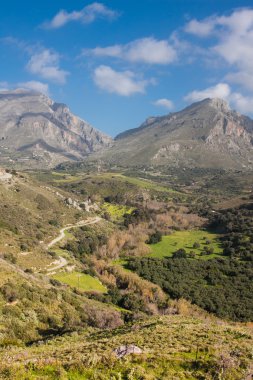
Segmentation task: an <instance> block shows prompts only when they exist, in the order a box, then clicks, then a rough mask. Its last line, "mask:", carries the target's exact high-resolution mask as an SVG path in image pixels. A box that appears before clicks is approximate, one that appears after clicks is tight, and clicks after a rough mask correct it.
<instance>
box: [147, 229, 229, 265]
mask: <svg viewBox="0 0 253 380" xmlns="http://www.w3.org/2000/svg"><path fill="white" fill-rule="evenodd" d="M217 237H218V235H217V234H214V233H210V232H207V231H203V230H196V231H195V230H193V231H176V232H174V233H173V234H172V235H169V236H163V238H162V241H161V242H159V243H157V244H151V245H150V247H151V250H152V253H151V254H150V255H149V256H151V257H157V258H163V257H166V256H172V254H173V252H175V251H177V250H178V249H181V248H184V249H185V250H186V252H187V253H189V252H190V251H193V252H194V253H195V254H196V257H201V256H200V253H201V252H202V251H203V249H204V248H207V247H209V248H210V247H212V248H213V249H214V253H213V254H211V255H208V256H202V257H201V258H213V257H215V256H217V255H219V254H221V253H222V248H221V246H220V243H219V242H218V241H217ZM206 239H208V240H209V241H210V242H211V243H210V244H208V245H206V244H205V242H206ZM195 242H197V243H199V244H200V247H199V248H193V244H194V243H195Z"/></svg>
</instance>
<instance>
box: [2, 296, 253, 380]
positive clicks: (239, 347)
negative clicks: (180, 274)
mask: <svg viewBox="0 0 253 380" xmlns="http://www.w3.org/2000/svg"><path fill="white" fill-rule="evenodd" d="M183 307H184V310H185V312H186V310H187V306H186V305H184V306H183V303H182V308H183ZM251 344H252V333H251V330H250V328H249V327H247V326H236V325H232V324H229V323H225V322H222V321H220V320H217V319H210V318H206V317H204V316H191V317H187V316H184V315H174V316H173V315H170V316H163V317H160V318H157V317H156V318H154V317H153V318H149V319H147V320H145V321H141V322H138V323H133V324H128V325H127V326H122V327H119V328H117V329H114V330H106V331H98V330H95V329H91V328H90V329H87V330H86V331H83V332H82V333H79V334H69V335H68V336H67V335H66V336H64V337H62V338H58V339H54V340H51V341H48V342H47V343H46V344H44V345H37V346H35V345H34V346H32V347H30V348H29V347H28V348H26V349H25V350H24V349H22V348H19V347H13V348H12V349H10V350H9V351H8V352H6V351H5V352H2V353H1V354H0V360H1V362H2V364H0V376H1V375H5V377H4V378H5V379H12V380H23V379H24V380H32V379H48V380H56V379H59V380H65V379H66V380H67V379H69V380H74V379H75V380H82V379H87V380H88V379H100V380H108V379H126V380H132V379H133V380H157V379H161V380H168V379H175V380H190V379H191V380H195V379H196V380H201V379H203V380H204V379H205V380H214V379H223V380H242V379H245V380H250V378H251V369H250V368H251V367H250V366H251V355H252V354H251ZM131 345H135V346H136V347H138V349H140V350H141V351H140V352H141V353H140V354H138V355H137V354H136V355H126V356H125V357H123V358H121V359H119V358H117V356H116V355H115V350H117V349H119V348H120V347H123V350H124V347H125V346H130V347H131Z"/></svg>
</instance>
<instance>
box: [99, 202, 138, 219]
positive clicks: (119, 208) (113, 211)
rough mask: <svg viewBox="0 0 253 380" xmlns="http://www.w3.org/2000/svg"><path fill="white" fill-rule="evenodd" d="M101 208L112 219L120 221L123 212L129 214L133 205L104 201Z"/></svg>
mask: <svg viewBox="0 0 253 380" xmlns="http://www.w3.org/2000/svg"><path fill="white" fill-rule="evenodd" d="M102 210H103V211H104V212H106V213H108V214H109V216H110V219H111V220H112V221H121V220H123V216H124V215H125V214H131V212H132V211H133V210H134V209H133V207H128V206H124V205H117V204H112V203H108V202H105V203H103V205H102Z"/></svg>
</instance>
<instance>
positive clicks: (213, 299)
mask: <svg viewBox="0 0 253 380" xmlns="http://www.w3.org/2000/svg"><path fill="white" fill-rule="evenodd" d="M128 267H129V269H131V270H133V271H135V272H137V273H138V274H139V275H140V276H142V277H143V278H145V279H146V280H149V281H152V282H154V283H155V284H157V285H159V286H161V288H162V289H163V290H164V291H165V292H166V293H168V294H169V295H170V296H171V297H172V298H176V299H178V298H181V297H183V298H185V299H187V300H190V301H191V302H193V303H195V304H197V305H198V306H200V307H202V308H204V309H205V310H207V311H209V312H211V313H215V314H217V315H218V316H219V317H222V318H230V319H232V320H237V321H247V320H248V321H249V320H252V319H253V299H252V294H253V281H252V280H253V268H252V264H251V263H250V262H239V261H238V260H228V259H224V260H223V259H212V260H208V261H205V260H188V259H184V258H181V259H180V260H175V259H173V258H166V259H162V260H161V259H154V258H135V259H134V258H133V259H131V260H130V261H129V263H128Z"/></svg>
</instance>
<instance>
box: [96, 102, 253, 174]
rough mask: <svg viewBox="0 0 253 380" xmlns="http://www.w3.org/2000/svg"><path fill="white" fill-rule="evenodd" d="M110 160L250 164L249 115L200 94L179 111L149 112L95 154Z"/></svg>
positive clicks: (252, 145)
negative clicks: (154, 115) (137, 124)
mask: <svg viewBox="0 0 253 380" xmlns="http://www.w3.org/2000/svg"><path fill="white" fill-rule="evenodd" d="M99 156H100V157H102V159H103V160H104V161H105V162H108V163H110V164H112V165H121V166H125V167H131V166H161V165H162V166H163V165H167V166H174V167H181V168H182V167H203V168H224V169H243V168H244V169H250V168H253V120H251V119H250V118H249V117H246V116H243V115H241V114H239V113H238V112H236V111H233V110H231V109H230V108H229V106H228V104H227V103H226V102H225V101H224V100H221V99H205V100H203V101H200V102H197V103H194V104H192V105H191V106H189V107H187V108H185V109H184V110H182V111H180V112H176V113H171V114H169V115H166V116H162V117H151V118H149V119H147V120H146V121H145V122H144V123H143V124H142V125H141V126H140V127H139V128H136V129H131V130H128V131H126V132H123V133H121V134H120V135H118V136H117V137H116V139H115V142H114V145H113V147H111V148H110V149H107V150H106V151H104V152H103V153H102V155H99Z"/></svg>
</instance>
